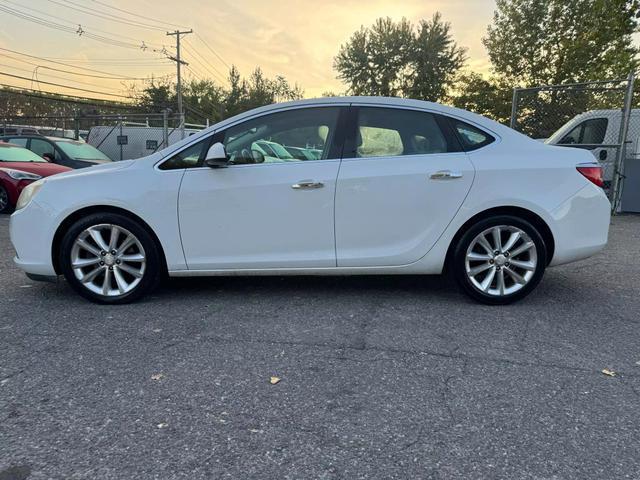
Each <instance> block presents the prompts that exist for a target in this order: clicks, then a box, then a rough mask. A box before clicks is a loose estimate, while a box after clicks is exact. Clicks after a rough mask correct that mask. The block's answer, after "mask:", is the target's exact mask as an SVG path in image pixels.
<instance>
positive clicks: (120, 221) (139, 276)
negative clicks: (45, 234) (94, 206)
mask: <svg viewBox="0 0 640 480" xmlns="http://www.w3.org/2000/svg"><path fill="white" fill-rule="evenodd" d="M60 265H61V268H62V271H63V273H64V276H65V278H66V279H67V281H68V282H69V284H70V285H71V286H72V287H73V288H74V289H75V290H76V291H77V292H78V293H79V294H80V295H82V296H83V297H85V298H88V299H89V300H92V301H94V302H98V303H107V304H119V303H129V302H132V301H134V300H136V299H138V298H140V297H141V296H142V295H144V294H146V293H148V292H150V291H151V290H153V289H154V288H155V287H156V286H157V285H158V283H159V281H160V279H161V272H162V259H161V256H160V253H159V251H158V248H157V246H156V243H155V241H154V239H153V238H152V236H151V235H150V234H149V232H148V231H147V230H146V228H144V227H143V226H142V225H140V224H139V223H138V222H136V221H134V220H132V219H130V218H128V217H126V216H124V215H120V214H114V213H104V214H93V215H89V216H88V217H86V218H83V219H81V220H79V221H77V222H76V223H75V224H73V226H72V227H71V228H70V229H69V230H68V231H67V232H66V234H65V235H64V237H63V239H62V243H61V252H60Z"/></svg>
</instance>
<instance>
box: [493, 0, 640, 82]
mask: <svg viewBox="0 0 640 480" xmlns="http://www.w3.org/2000/svg"><path fill="white" fill-rule="evenodd" d="M638 10H639V2H638V0H497V10H496V12H495V13H494V18H493V25H491V26H489V28H488V31H487V36H486V37H485V38H484V39H483V42H484V44H485V46H486V48H487V50H488V52H489V57H490V59H491V64H492V66H493V70H494V71H495V73H496V74H497V75H499V76H501V77H502V78H503V79H505V80H506V81H508V82H509V83H511V84H512V85H520V86H535V85H542V84H562V83H571V82H581V81H587V80H596V79H597V80H601V79H607V78H624V77H626V75H627V74H628V73H629V72H630V71H632V70H635V69H636V68H637V67H638V58H637V55H638V52H639V49H638V47H637V46H635V45H634V44H633V39H632V34H633V33H634V32H635V31H636V29H637V26H638Z"/></svg>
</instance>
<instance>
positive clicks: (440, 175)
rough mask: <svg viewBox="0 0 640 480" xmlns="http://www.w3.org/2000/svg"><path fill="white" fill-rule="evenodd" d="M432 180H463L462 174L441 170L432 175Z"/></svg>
mask: <svg viewBox="0 0 640 480" xmlns="http://www.w3.org/2000/svg"><path fill="white" fill-rule="evenodd" d="M430 178H431V179H432V180H453V179H454V178H462V173H460V172H452V171H451V170H440V171H438V172H435V173H432V174H431V176H430Z"/></svg>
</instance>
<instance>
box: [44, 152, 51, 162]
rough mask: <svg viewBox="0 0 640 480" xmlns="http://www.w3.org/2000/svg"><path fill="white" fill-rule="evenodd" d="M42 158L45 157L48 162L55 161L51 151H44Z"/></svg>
mask: <svg viewBox="0 0 640 480" xmlns="http://www.w3.org/2000/svg"><path fill="white" fill-rule="evenodd" d="M42 158H44V159H45V160H46V161H47V162H53V155H51V154H50V153H43V154H42Z"/></svg>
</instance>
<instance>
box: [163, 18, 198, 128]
mask: <svg viewBox="0 0 640 480" xmlns="http://www.w3.org/2000/svg"><path fill="white" fill-rule="evenodd" d="M189 33H193V30H184V31H180V30H176V31H175V32H167V35H175V36H176V56H175V57H169V59H170V60H173V61H174V62H176V66H177V76H178V83H177V86H176V95H177V97H178V115H179V118H180V138H181V139H182V138H184V109H183V107H182V77H181V74H180V67H181V66H182V65H185V66H186V65H189V64H188V63H187V62H185V61H184V60H182V59H181V58H180V35H187V34H189Z"/></svg>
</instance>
